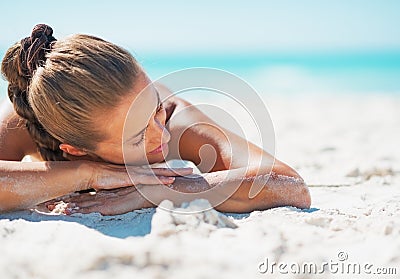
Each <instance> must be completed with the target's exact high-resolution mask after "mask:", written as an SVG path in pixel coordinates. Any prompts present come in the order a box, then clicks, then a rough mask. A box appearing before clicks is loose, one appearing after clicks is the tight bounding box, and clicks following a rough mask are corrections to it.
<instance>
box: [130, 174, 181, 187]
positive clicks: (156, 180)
mask: <svg viewBox="0 0 400 279" xmlns="http://www.w3.org/2000/svg"><path fill="white" fill-rule="evenodd" d="M174 181H175V177H174V176H156V175H144V174H141V175H136V176H135V177H132V182H133V184H134V185H138V184H154V185H160V184H172V183H174Z"/></svg>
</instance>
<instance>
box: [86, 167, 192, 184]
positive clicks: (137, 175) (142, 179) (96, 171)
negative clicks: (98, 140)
mask: <svg viewBox="0 0 400 279" xmlns="http://www.w3.org/2000/svg"><path fill="white" fill-rule="evenodd" d="M91 166H92V168H91V172H92V173H91V177H90V179H89V181H88V185H87V189H90V188H93V189H96V190H101V189H103V190H109V189H115V188H120V187H127V186H132V185H139V184H146V185H160V184H172V183H173V182H174V181H175V176H184V175H189V174H191V173H192V172H193V169H192V168H174V169H170V168H150V167H148V166H126V167H125V166H120V165H112V164H106V163H99V162H91ZM128 173H129V175H128Z"/></svg>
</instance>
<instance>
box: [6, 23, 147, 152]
mask: <svg viewBox="0 0 400 279" xmlns="http://www.w3.org/2000/svg"><path fill="white" fill-rule="evenodd" d="M52 33H53V30H52V29H51V27H49V26H47V25H44V24H40V25H36V26H35V27H34V29H33V31H32V35H31V36H30V37H27V38H24V39H22V40H21V42H18V43H16V44H15V45H13V46H12V47H10V48H9V49H8V51H7V52H6V54H5V57H4V59H3V61H2V66H1V71H2V74H3V75H4V76H5V78H6V79H7V81H8V82H9V85H8V96H9V98H10V100H11V101H12V103H13V104H14V109H15V111H16V112H17V113H18V114H19V115H20V116H21V117H23V118H24V119H26V127H27V129H28V131H29V133H30V135H31V136H32V138H33V139H34V141H35V142H36V144H37V146H38V149H39V152H40V154H41V156H42V157H43V159H45V160H65V158H64V157H63V156H62V151H61V150H60V149H59V145H60V144H61V143H68V144H70V145H73V146H75V147H77V148H81V149H85V150H92V151H94V150H95V147H96V142H99V141H101V140H103V139H104V131H103V132H102V131H100V130H98V129H96V127H95V125H94V120H95V117H96V115H98V114H99V112H102V111H104V110H106V109H108V108H110V107H113V106H115V105H116V104H118V103H119V102H120V101H121V100H122V98H123V97H124V96H125V95H126V94H127V93H128V92H129V91H130V90H131V89H132V88H133V85H134V82H135V80H136V77H137V76H138V74H139V72H140V66H139V65H138V64H137V62H136V60H135V59H134V58H133V56H132V55H131V54H130V53H129V52H128V51H126V50H124V49H122V48H121V47H118V46H116V45H114V44H112V43H110V42H107V41H104V40H102V39H100V38H97V37H94V36H89V35H73V36H71V37H67V38H65V39H63V40H58V41H57V40H56V39H55V38H54V37H53V36H52Z"/></svg>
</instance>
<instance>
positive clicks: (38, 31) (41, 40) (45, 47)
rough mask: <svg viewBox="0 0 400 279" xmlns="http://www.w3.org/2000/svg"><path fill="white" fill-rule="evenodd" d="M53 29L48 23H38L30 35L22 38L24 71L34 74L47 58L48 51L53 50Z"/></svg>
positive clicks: (29, 74)
mask: <svg viewBox="0 0 400 279" xmlns="http://www.w3.org/2000/svg"><path fill="white" fill-rule="evenodd" d="M55 40H56V39H55V38H54V37H53V29H52V28H51V27H50V26H48V25H46V24H37V25H36V26H35V27H33V30H32V34H31V36H30V37H26V38H25V39H22V40H21V46H22V52H21V56H22V57H21V64H22V65H21V66H22V70H23V73H24V74H25V75H27V76H28V77H30V76H32V74H33V72H34V71H35V70H36V68H37V67H38V66H39V65H40V64H41V63H43V62H44V61H45V60H46V52H48V51H49V50H51V43H52V42H53V41H55Z"/></svg>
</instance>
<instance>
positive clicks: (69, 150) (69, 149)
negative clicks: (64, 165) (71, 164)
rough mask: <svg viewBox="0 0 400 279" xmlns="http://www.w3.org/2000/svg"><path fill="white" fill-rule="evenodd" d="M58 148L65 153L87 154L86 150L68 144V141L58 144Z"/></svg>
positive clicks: (74, 154)
mask: <svg viewBox="0 0 400 279" xmlns="http://www.w3.org/2000/svg"><path fill="white" fill-rule="evenodd" d="M60 149H61V150H62V151H64V152H65V153H67V154H70V155H73V156H84V155H87V152H85V151H83V150H82V149H79V148H76V147H75V146H72V145H69V144H68V143H62V144H60Z"/></svg>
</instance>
